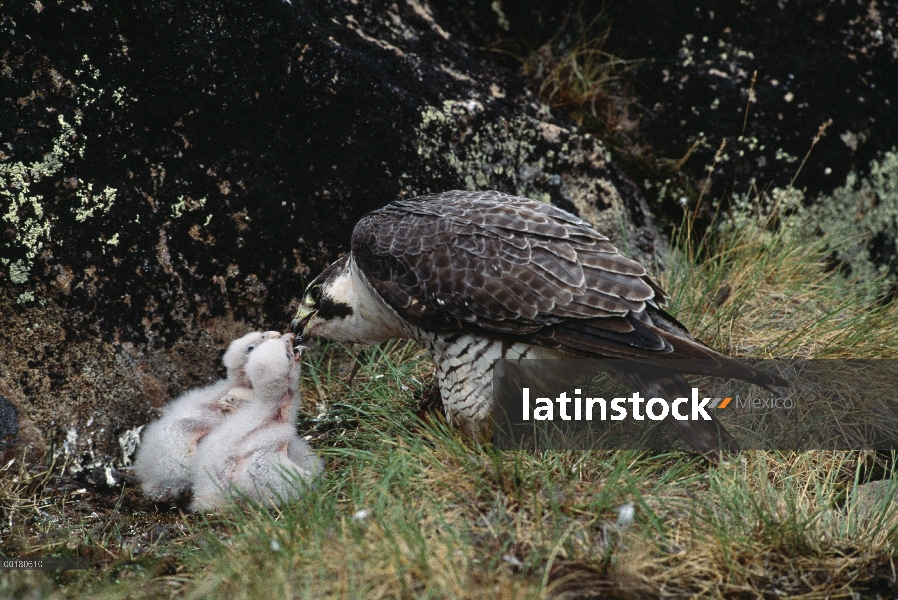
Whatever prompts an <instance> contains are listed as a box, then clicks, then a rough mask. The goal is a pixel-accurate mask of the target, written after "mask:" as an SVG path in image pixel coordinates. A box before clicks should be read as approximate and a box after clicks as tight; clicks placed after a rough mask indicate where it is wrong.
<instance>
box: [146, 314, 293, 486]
mask: <svg viewBox="0 0 898 600" xmlns="http://www.w3.org/2000/svg"><path fill="white" fill-rule="evenodd" d="M280 337H281V334H280V333H279V332H277V331H268V332H261V331H253V332H252V333H248V334H246V335H245V336H243V337H241V338H239V339H237V340H234V341H233V342H231V344H230V346H229V347H228V350H227V351H226V352H225V354H224V357H223V358H222V362H223V363H224V365H225V368H226V369H227V378H226V379H222V380H220V381H218V382H216V383H214V384H212V385H209V386H206V387H203V388H198V389H194V390H190V391H188V392H185V393H184V394H181V395H180V396H178V397H177V398H175V399H174V400H173V401H172V402H170V403H169V404H168V405H166V406H165V408H163V409H162V416H161V417H160V418H159V419H158V420H156V421H153V422H152V423H150V424H149V425H148V426H147V427H146V429H144V431H143V433H142V435H141V441H140V446H138V449H137V455H136V457H135V460H134V475H135V476H136V477H137V478H138V480H140V482H141V489H142V490H143V493H144V494H145V495H146V496H147V497H149V498H150V499H152V500H155V501H164V502H173V501H175V500H177V499H178V498H179V497H181V496H183V495H184V494H186V493H187V492H188V491H189V490H190V486H191V483H192V481H193V480H192V478H191V472H192V468H193V464H192V463H193V458H194V453H195V451H196V448H197V444H199V441H200V440H201V439H202V438H203V437H204V436H206V435H207V434H208V433H209V432H210V431H212V429H213V428H215V427H216V426H217V425H218V424H219V423H220V422H221V420H222V419H223V418H224V416H225V415H226V414H227V413H229V412H231V411H233V410H235V409H236V408H237V407H238V406H239V405H240V404H241V403H242V402H245V401H247V400H250V399H251V398H252V390H251V389H250V387H249V386H250V382H249V378H248V377H247V375H246V366H247V363H248V362H249V359H250V356H251V355H252V353H253V352H254V351H255V349H256V348H257V347H258V346H259V345H260V344H262V343H263V342H264V341H266V340H270V339H278V338H280Z"/></svg>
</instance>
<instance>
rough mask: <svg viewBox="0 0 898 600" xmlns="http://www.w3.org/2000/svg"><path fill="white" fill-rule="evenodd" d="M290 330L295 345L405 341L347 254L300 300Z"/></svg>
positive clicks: (391, 315)
mask: <svg viewBox="0 0 898 600" xmlns="http://www.w3.org/2000/svg"><path fill="white" fill-rule="evenodd" d="M290 329H292V330H293V332H294V333H295V334H296V335H297V338H296V341H297V342H302V341H304V340H306V339H308V338H317V337H322V338H327V339H329V340H335V341H338V342H361V343H363V344H378V343H380V342H385V341H387V340H392V339H395V338H401V337H407V335H408V332H407V331H406V330H405V329H403V327H402V322H401V320H400V319H398V318H397V316H396V313H395V312H394V311H393V310H392V309H390V308H389V307H388V306H387V304H386V303H385V302H384V300H383V299H382V298H381V297H380V295H379V294H378V293H377V292H376V291H375V290H374V289H372V287H371V285H370V284H369V283H368V280H367V279H366V278H365V275H364V274H363V273H361V272H360V271H359V270H358V268H357V265H356V264H355V261H354V260H353V257H352V254H347V255H346V256H344V257H343V258H341V259H340V260H338V261H337V262H335V263H334V264H332V265H331V266H329V267H328V268H326V269H325V270H324V271H323V272H322V273H321V275H319V276H318V277H316V278H315V279H314V281H312V283H310V284H309V287H307V288H306V293H305V294H304V295H303V297H302V302H301V303H300V305H299V309H298V310H297V311H296V316H295V317H293V321H292V322H291V323H290Z"/></svg>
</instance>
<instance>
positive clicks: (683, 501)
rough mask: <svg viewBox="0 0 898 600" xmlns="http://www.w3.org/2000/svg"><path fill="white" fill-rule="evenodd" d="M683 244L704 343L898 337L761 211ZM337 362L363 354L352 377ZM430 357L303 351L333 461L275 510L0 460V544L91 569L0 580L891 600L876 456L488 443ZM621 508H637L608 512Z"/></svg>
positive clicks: (687, 312) (178, 590) (776, 347)
mask: <svg viewBox="0 0 898 600" xmlns="http://www.w3.org/2000/svg"><path fill="white" fill-rule="evenodd" d="M681 239H685V235H684V236H681ZM681 248H683V249H682V250H680V251H677V252H675V253H674V254H673V256H672V259H671V264H669V265H668V268H667V270H666V271H665V272H664V273H663V274H662V279H663V281H664V284H665V286H666V287H667V289H668V290H669V291H670V292H671V293H672V295H673V296H674V300H673V302H672V310H673V311H674V312H675V314H676V315H677V316H678V317H679V318H680V319H681V320H683V321H684V322H685V323H686V324H687V325H689V326H690V327H692V328H693V330H694V331H695V332H696V334H697V335H698V336H699V337H700V338H702V339H703V340H705V341H706V342H708V343H710V344H711V345H712V346H715V347H718V348H720V349H722V350H724V351H726V352H729V353H731V354H734V355H741V356H752V357H769V356H800V357H829V358H833V357H847V356H852V357H865V358H887V357H891V358H894V357H896V354H898V348H896V342H895V340H898V314H896V307H895V306H894V303H892V304H878V303H876V302H871V301H870V300H869V298H870V294H869V293H868V292H869V290H867V289H865V285H864V284H861V283H858V282H848V281H846V280H844V279H843V278H842V277H841V276H840V275H838V274H836V273H827V272H826V270H825V268H824V267H825V252H826V250H825V248H826V245H825V243H824V241H820V242H814V243H811V244H802V243H801V242H800V241H798V240H795V239H793V238H792V237H791V235H790V234H789V233H788V231H777V230H776V229H775V228H770V227H767V228H764V227H759V228H756V229H751V228H743V229H741V230H740V231H733V230H729V231H727V230H726V229H725V233H724V234H722V235H720V236H718V237H717V238H716V239H711V238H706V239H705V240H704V242H702V243H700V244H694V245H692V246H689V245H687V244H681ZM351 357H352V358H351ZM353 360H358V361H360V362H361V363H362V365H361V367H360V368H359V370H358V372H357V373H354V374H352V375H353V378H352V382H351V383H350V382H349V379H350V374H351V371H352V368H351V367H352V364H353ZM430 370H431V365H430V363H429V360H428V359H427V357H426V356H424V355H423V354H422V353H421V351H420V350H419V349H418V348H417V347H416V346H414V345H413V344H407V343H396V342H394V343H390V344H387V345H386V346H384V347H382V348H374V349H370V350H365V351H361V349H360V348H342V347H340V346H337V345H331V346H327V347H323V348H321V349H318V350H317V351H314V352H309V353H308V355H307V357H306V362H305V364H304V377H303V398H304V409H303V415H302V417H303V419H302V421H301V424H300V428H301V430H302V431H303V432H305V433H307V434H309V435H311V436H312V441H311V443H312V444H313V446H314V447H315V449H316V450H317V451H318V452H320V453H321V455H322V456H323V457H324V458H325V460H326V461H327V465H328V468H327V472H326V475H325V476H324V477H323V478H322V479H321V480H320V481H319V482H318V485H317V487H316V488H315V489H314V490H313V491H311V492H309V493H308V494H306V495H305V497H304V498H303V499H301V500H299V501H296V502H293V503H289V504H287V505H286V506H284V507H282V508H281V509H280V510H271V509H268V508H265V507H258V506H234V507H233V508H232V509H231V510H229V511H226V512H225V513H224V514H222V515H218V516H214V517H212V516H210V517H202V516H196V515H185V514H183V513H181V512H180V511H178V510H176V509H171V508H165V507H158V508H157V507H154V506H153V505H151V504H148V503H146V502H145V501H144V500H142V499H141V498H140V497H139V495H138V494H136V493H135V492H134V490H130V489H127V490H125V491H123V492H121V493H118V494H113V493H101V492H99V491H90V490H88V492H87V493H78V490H75V489H73V486H69V487H68V488H66V486H65V485H62V486H61V487H60V486H57V487H56V488H54V487H53V485H55V484H52V478H51V479H46V478H44V479H41V478H40V477H41V475H40V474H28V473H26V472H19V473H18V475H17V478H14V477H12V475H13V474H14V472H15V469H16V468H17V467H16V466H15V465H12V466H10V467H9V468H8V470H7V471H6V472H5V473H4V477H3V478H2V479H0V481H3V482H5V483H4V484H3V486H2V487H0V501H2V506H3V507H4V520H5V521H7V522H9V523H12V525H13V526H12V527H9V528H6V529H5V533H4V539H3V542H2V548H3V551H4V553H5V554H7V555H15V556H24V555H33V556H37V555H48V554H56V555H66V554H68V555H79V556H88V557H90V559H91V561H92V562H93V563H94V565H95V568H94V569H92V570H90V571H86V572H65V573H57V574H45V573H40V572H23V571H19V572H0V596H3V597H51V596H52V597H87V596H90V597H95V598H123V597H131V598H138V597H184V598H203V597H215V598H228V599H237V598H257V597H281V596H286V597H314V598H482V597H487V596H488V597H490V598H496V599H501V598H544V597H557V598H580V597H596V596H599V595H601V596H608V597H637V598H638V597H646V596H649V597H660V596H664V597H695V596H709V597H721V598H743V597H745V598H757V597H794V598H798V597H801V598H825V597H832V598H836V597H846V598H850V597H858V595H860V596H862V597H883V598H885V597H892V596H894V594H896V593H898V581H896V576H895V574H894V573H895V571H894V570H893V567H892V564H893V557H894V556H895V554H896V549H898V503H895V502H894V501H893V499H894V498H895V495H896V492H898V478H894V477H893V476H894V473H893V472H892V471H890V470H889V471H888V472H887V473H885V477H886V479H887V481H886V482H883V483H874V484H868V485H864V484H865V478H866V477H867V476H868V474H869V473H872V472H875V470H876V469H875V468H874V462H875V460H876V459H875V457H873V456H870V455H867V454H864V453H859V452H809V453H787V452H745V453H743V454H742V455H740V456H739V457H738V458H737V459H736V460H734V461H733V462H732V463H731V464H724V465H721V466H716V467H715V466H711V465H708V464H707V463H705V462H703V461H702V460H700V459H698V458H697V457H696V456H694V455H689V454H683V453H677V452H672V453H663V454H658V453H655V454H648V453H634V452H545V453H539V454H532V453H523V452H505V453H503V452H499V451H496V450H494V449H492V448H491V447H489V446H480V445H477V444H474V443H472V442H470V441H469V440H466V439H464V438H462V437H461V436H460V435H459V434H458V432H456V431H454V430H453V429H452V428H451V427H448V426H447V425H446V424H445V423H444V422H443V421H442V420H441V419H440V418H437V417H435V416H433V415H432V414H425V415H418V414H417V412H416V411H417V398H418V397H419V396H420V394H421V392H422V390H423V387H424V384H425V383H426V382H427V381H428V380H429V378H430ZM887 469H890V467H887ZM62 481H64V480H62ZM627 504H632V506H633V507H634V508H635V521H634V522H633V523H632V524H629V525H626V526H618V525H617V520H618V515H619V510H620V508H621V507H622V506H625V505H627ZM360 511H367V512H364V513H362V512H360ZM362 514H364V515H367V516H365V517H364V518H362V517H360V516H359V515H362ZM48 515H49V516H50V517H53V518H55V519H56V520H55V521H52V520H48V518H47V516H48ZM354 516H355V517H354ZM160 529H161V530H162V533H159V530H160Z"/></svg>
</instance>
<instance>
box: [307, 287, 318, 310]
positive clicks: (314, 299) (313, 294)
mask: <svg viewBox="0 0 898 600" xmlns="http://www.w3.org/2000/svg"><path fill="white" fill-rule="evenodd" d="M306 298H308V299H309V303H310V304H312V305H316V304H318V302H320V301H321V285H320V284H319V285H313V286H312V287H311V288H309V291H308V293H307V294H306Z"/></svg>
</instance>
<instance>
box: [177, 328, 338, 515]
mask: <svg viewBox="0 0 898 600" xmlns="http://www.w3.org/2000/svg"><path fill="white" fill-rule="evenodd" d="M299 359H300V354H299V352H297V351H295V349H294V348H293V335H292V334H287V335H285V336H283V337H281V338H279V339H273V340H267V341H265V342H264V343H263V344H261V345H260V346H259V347H258V348H257V349H256V350H255V351H254V352H253V354H252V356H251V357H250V359H249V362H248V363H247V365H246V374H247V377H248V378H249V381H250V383H251V384H252V392H253V393H252V400H247V401H245V402H243V403H242V404H241V405H240V406H239V407H238V408H237V409H236V410H235V411H234V412H233V413H231V414H229V415H228V416H227V418H226V419H225V420H224V421H222V423H221V425H220V426H219V427H218V428H216V429H215V430H214V431H212V432H211V433H210V434H209V435H208V436H206V438H204V439H203V440H202V442H200V445H199V447H198V448H197V454H196V462H195V467H194V477H193V485H194V495H193V503H192V504H191V509H193V510H203V511H208V510H213V509H215V508H218V507H220V506H222V505H223V504H225V503H226V502H227V499H228V496H229V495H231V494H232V493H233V492H234V491H236V490H239V491H240V492H241V493H243V494H245V495H247V496H248V497H249V498H251V499H253V500H256V501H261V502H271V503H274V504H276V505H277V504H279V503H280V502H281V501H284V500H287V499H289V498H292V497H295V496H296V495H297V494H298V492H299V491H298V490H297V488H296V485H295V483H296V482H298V480H305V481H310V480H311V479H312V478H314V477H315V476H316V475H317V474H318V473H320V472H321V470H322V461H321V459H320V458H318V456H317V455H315V453H314V452H313V451H312V449H311V448H310V447H309V445H308V444H307V443H306V442H305V441H304V440H302V439H301V438H300V437H299V436H297V435H296V429H295V425H294V421H295V420H296V414H297V410H298V407H299V377H300V370H301V369H300V360H299ZM291 480H296V481H291Z"/></svg>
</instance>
